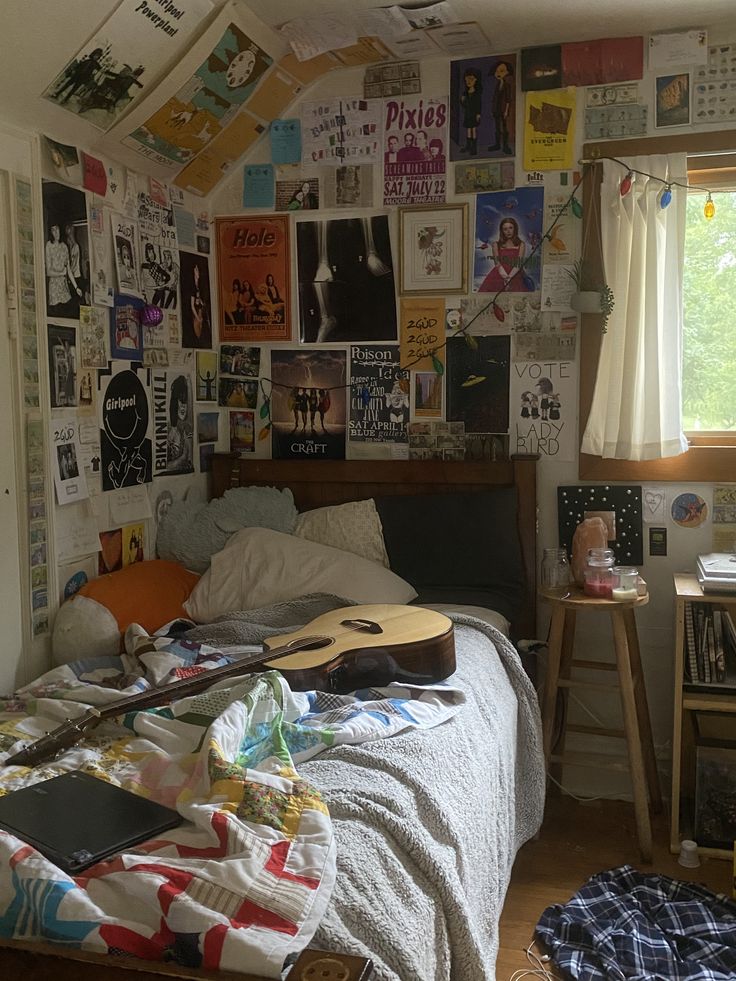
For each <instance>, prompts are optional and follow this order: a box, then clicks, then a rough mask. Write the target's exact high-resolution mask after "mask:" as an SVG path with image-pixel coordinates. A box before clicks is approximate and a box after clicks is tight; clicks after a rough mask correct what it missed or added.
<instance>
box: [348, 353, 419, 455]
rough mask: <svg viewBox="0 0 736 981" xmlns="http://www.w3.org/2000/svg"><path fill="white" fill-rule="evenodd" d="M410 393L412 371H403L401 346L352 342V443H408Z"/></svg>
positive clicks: (350, 436)
mask: <svg viewBox="0 0 736 981" xmlns="http://www.w3.org/2000/svg"><path fill="white" fill-rule="evenodd" d="M409 394H410V388H409V372H408V371H402V370H401V367H400V363H399V348H398V345H395V344H394V345H391V346H386V345H360V346H358V345H353V346H352V347H351V348H350V419H349V426H348V438H349V439H350V442H351V443H384V444H386V443H387V444H397V443H407V442H408V438H409V437H408V433H407V424H408V422H409ZM371 455H375V456H380V455H384V454H381V453H379V452H376V453H372V454H371Z"/></svg>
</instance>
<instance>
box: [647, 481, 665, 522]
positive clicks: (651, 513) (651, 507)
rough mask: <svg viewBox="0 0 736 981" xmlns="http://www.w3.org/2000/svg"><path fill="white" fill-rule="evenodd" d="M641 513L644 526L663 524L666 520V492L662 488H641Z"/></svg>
mask: <svg viewBox="0 0 736 981" xmlns="http://www.w3.org/2000/svg"><path fill="white" fill-rule="evenodd" d="M641 512H642V519H643V520H644V523H645V524H648V525H651V524H663V523H664V522H665V521H666V520H667V491H666V489H665V488H664V487H642V489H641Z"/></svg>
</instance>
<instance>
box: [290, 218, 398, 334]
mask: <svg viewBox="0 0 736 981" xmlns="http://www.w3.org/2000/svg"><path fill="white" fill-rule="evenodd" d="M296 245H297V276H298V281H299V326H300V340H301V341H302V343H312V342H314V341H318V342H329V343H334V342H336V341H390V340H394V341H395V340H396V291H395V286H394V270H393V258H392V255H391V240H390V237H389V227H388V216H387V215H364V216H363V217H362V218H328V219H321V220H319V221H301V222H298V223H297V226H296Z"/></svg>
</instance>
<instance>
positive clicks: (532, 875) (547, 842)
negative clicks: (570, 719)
mask: <svg viewBox="0 0 736 981" xmlns="http://www.w3.org/2000/svg"><path fill="white" fill-rule="evenodd" d="M652 833H653V836H654V858H653V862H652V864H651V865H643V864H642V863H641V861H640V860H639V853H638V849H637V844H636V825H635V823H634V809H633V806H632V805H631V804H627V803H623V802H621V801H594V802H591V803H586V804H581V803H578V802H577V801H575V800H573V799H572V798H571V797H550V798H549V799H548V801H547V810H546V813H545V819H544V825H543V827H542V831H541V833H540V835H539V838H538V839H537V840H536V841H530V842H528V843H527V844H526V845H524V847H523V848H522V849H521V850H520V852H519V854H518V855H517V858H516V863H515V865H514V870H513V873H512V876H511V885H510V886H509V891H508V894H507V897H506V903H505V905H504V909H503V914H502V916H501V943H500V949H499V953H498V964H497V967H496V981H508V979H509V978H510V977H511V975H512V974H513V972H514V971H516V970H518V969H519V968H524V967H528V962H527V959H526V955H525V953H524V951H525V949H526V948H527V946H528V945H529V944H530V943H531V941H532V939H533V937H534V927H535V926H536V923H537V921H538V920H539V916H540V914H541V913H542V911H543V910H544V909H545V908H546V907H547V906H549V905H550V904H552V903H561V902H565V901H567V900H568V899H569V898H570V897H571V896H572V894H573V893H575V892H577V890H578V889H579V888H580V887H581V886H582V885H583V884H584V883H585V882H586V880H587V879H589V878H590V876H591V875H593V874H595V873H596V872H602V871H604V870H606V869H612V868H616V867H618V866H620V865H632V866H634V868H636V869H639V870H640V871H643V872H645V871H646V872H648V871H653V872H660V873H662V874H663V875H669V876H671V877H672V878H675V879H687V880H689V881H693V882H700V883H702V884H703V885H705V886H707V887H708V888H709V889H712V890H713V891H714V892H723V893H726V894H727V895H730V894H731V880H732V874H733V872H732V867H731V863H730V862H724V861H722V860H717V859H710V860H703V862H702V864H701V866H700V868H697V869H686V868H683V867H682V866H681V865H678V864H677V856H676V855H671V854H670V851H669V819H668V817H667V815H666V814H661V815H655V816H654V818H653V824H652Z"/></svg>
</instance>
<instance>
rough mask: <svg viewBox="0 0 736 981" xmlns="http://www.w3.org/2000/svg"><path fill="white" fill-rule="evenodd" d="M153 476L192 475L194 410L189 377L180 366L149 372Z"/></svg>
mask: <svg viewBox="0 0 736 981" xmlns="http://www.w3.org/2000/svg"><path fill="white" fill-rule="evenodd" d="M151 388H152V395H153V429H154V452H153V473H154V476H156V477H160V476H163V475H165V474H182V473H194V407H193V404H192V394H193V393H192V378H191V374H190V373H189V372H188V371H187V370H186V369H185V368H182V367H181V366H178V367H173V368H172V367H167V368H164V367H157V368H152V369H151Z"/></svg>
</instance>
